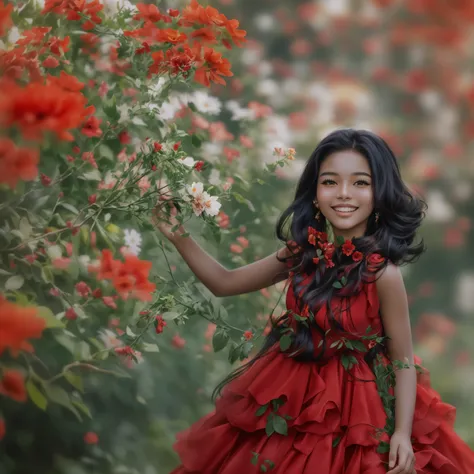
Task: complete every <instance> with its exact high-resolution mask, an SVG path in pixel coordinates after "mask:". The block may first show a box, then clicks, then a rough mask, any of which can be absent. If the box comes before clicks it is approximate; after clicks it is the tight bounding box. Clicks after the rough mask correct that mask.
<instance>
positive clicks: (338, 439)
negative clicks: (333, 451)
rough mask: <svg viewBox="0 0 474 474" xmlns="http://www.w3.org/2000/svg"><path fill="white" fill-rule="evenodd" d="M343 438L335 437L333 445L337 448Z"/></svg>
mask: <svg viewBox="0 0 474 474" xmlns="http://www.w3.org/2000/svg"><path fill="white" fill-rule="evenodd" d="M341 438H342V436H338V437H337V438H335V439H334V441H333V442H332V447H333V448H335V447H336V446H337V445H338V444H339V442H340V441H341Z"/></svg>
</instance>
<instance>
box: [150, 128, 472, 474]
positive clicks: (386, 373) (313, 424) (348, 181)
mask: <svg viewBox="0 0 474 474" xmlns="http://www.w3.org/2000/svg"><path fill="white" fill-rule="evenodd" d="M424 207H425V205H424V203H423V201H421V200H419V199H417V198H416V197H414V196H413V195H412V194H411V193H410V192H409V190H408V189H407V187H406V186H405V185H404V183H403V182H402V179H401V177H400V172H399V169H398V165H397V160H396V158H395V156H394V155H393V153H392V151H391V150H390V148H389V147H388V145H387V144H386V143H385V142H384V141H383V140H382V139H381V138H380V137H378V136H376V135H375V134H373V133H371V132H368V131H364V130H352V129H348V130H338V131H335V132H333V133H331V134H330V135H329V136H327V137H326V138H324V139H323V140H322V141H321V143H320V144H319V145H318V147H317V148H316V150H315V151H314V152H313V154H312V155H311V157H310V158H309V160H308V162H307V164H306V167H305V170H304V172H303V175H302V176H301V178H300V180H299V183H298V186H297V189H296V195H295V199H294V201H293V203H292V204H291V205H290V207H289V208H288V209H287V210H285V211H284V212H283V215H282V217H281V218H280V220H279V222H278V224H277V235H278V237H279V239H280V240H282V241H283V242H285V246H284V247H283V248H281V249H280V250H279V251H277V252H276V253H274V254H272V255H270V256H268V257H266V258H264V259H262V260H260V261H258V262H255V263H252V264H250V265H245V266H243V267H241V268H238V269H236V270H227V269H226V268H224V267H222V266H221V265H220V264H219V263H218V262H216V261H215V260H214V259H213V258H212V257H210V256H209V255H208V254H206V253H205V252H204V251H203V249H201V248H200V247H199V246H198V244H197V243H196V242H195V241H194V240H193V239H192V238H190V237H180V234H181V233H184V232H185V230H184V229H183V228H182V227H181V228H180V229H179V231H178V232H176V233H175V234H173V233H172V232H171V228H172V227H173V226H174V225H176V224H177V221H176V219H175V216H176V212H177V211H176V208H174V207H173V206H172V211H171V217H170V219H169V224H168V223H165V222H163V221H161V222H159V224H158V227H159V228H160V230H161V231H162V232H163V233H164V235H165V236H166V237H168V238H169V239H170V241H171V242H173V244H174V245H175V246H176V248H177V250H178V252H179V253H180V254H181V255H182V257H183V258H184V259H185V261H186V262H187V264H188V265H189V267H190V268H191V270H192V271H193V272H194V273H195V274H196V276H197V277H198V278H199V279H200V280H201V281H202V282H203V283H204V284H205V285H206V286H207V287H208V288H209V289H210V290H211V291H212V292H213V293H214V294H215V295H216V296H228V295H237V294H242V293H247V292H251V291H256V290H258V289H260V288H265V287H267V286H270V285H272V284H273V283H275V282H277V281H281V280H284V279H288V281H289V286H288V291H287V296H286V304H287V312H286V313H285V314H284V315H283V316H282V317H281V318H279V319H278V320H277V321H275V322H273V323H274V324H273V329H272V331H271V332H270V333H269V335H268V337H267V339H266V341H265V344H264V345H263V347H262V349H261V350H260V352H259V353H258V354H257V355H256V357H254V358H253V359H252V360H251V361H250V362H249V363H247V364H246V365H244V366H242V367H240V368H239V369H238V370H237V371H235V372H234V373H233V374H232V375H231V376H229V377H228V379H227V380H225V381H224V382H223V383H222V384H221V386H220V387H218V389H217V394H218V395H219V398H217V401H216V408H215V410H214V411H213V412H212V413H210V414H208V415H207V416H205V417H204V418H202V419H201V420H199V421H198V422H197V423H196V424H194V425H193V426H192V427H191V428H190V429H189V430H187V431H186V432H184V433H180V434H179V435H178V440H177V442H176V444H175V449H176V451H177V452H178V454H179V455H180V458H181V462H182V465H181V466H180V467H178V468H177V469H175V470H174V471H173V474H198V473H199V474H248V473H254V472H255V473H256V472H273V473H275V474H299V473H305V474H343V473H344V474H369V473H370V474H385V473H387V472H388V473H389V474H415V473H417V474H428V473H430V474H431V473H436V474H473V473H474V452H472V451H471V450H470V449H469V447H468V446H467V445H466V444H465V443H464V442H463V441H462V440H461V439H460V438H459V437H458V436H457V435H456V433H455V432H454V430H453V423H454V418H455V408H454V407H452V406H451V405H448V404H446V403H443V402H442V401H441V399H440V397H439V395H438V394H437V393H436V392H435V391H434V390H433V389H432V388H431V387H430V384H429V378H428V375H427V372H426V370H425V369H423V368H422V367H420V366H419V365H416V364H415V357H414V355H413V349H412V337H411V331H410V319H409V313H408V304H407V294H406V291H405V287H404V284H403V280H402V276H401V273H400V269H399V266H400V265H401V264H403V263H407V262H412V261H413V260H414V259H416V257H418V256H419V255H420V254H421V252H422V251H423V242H421V243H414V239H415V233H416V230H417V229H418V227H419V225H420V223H421V221H422V219H423V217H424ZM287 224H289V231H290V234H291V240H290V239H289V238H288V236H287V235H285V232H284V229H285V228H288V225H287ZM221 389H223V390H221Z"/></svg>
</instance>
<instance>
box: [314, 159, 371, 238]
mask: <svg viewBox="0 0 474 474" xmlns="http://www.w3.org/2000/svg"><path fill="white" fill-rule="evenodd" d="M316 202H317V204H318V206H319V210H320V211H321V214H323V215H324V217H325V218H326V219H327V220H328V221H329V222H330V223H331V224H332V226H333V229H334V233H335V235H336V236H337V235H340V236H342V237H344V238H345V239H351V238H352V237H361V236H362V235H364V233H365V229H366V228H367V221H368V219H369V216H370V215H371V214H372V212H373V210H374V196H373V191H372V173H371V171H370V167H369V163H368V162H367V159H366V158H365V157H364V156H363V155H361V154H360V153H358V152H356V151H353V150H344V151H338V152H335V153H332V154H331V155H329V156H327V157H326V159H325V160H324V161H323V163H322V164H321V168H320V170H319V176H318V183H317V189H316Z"/></svg>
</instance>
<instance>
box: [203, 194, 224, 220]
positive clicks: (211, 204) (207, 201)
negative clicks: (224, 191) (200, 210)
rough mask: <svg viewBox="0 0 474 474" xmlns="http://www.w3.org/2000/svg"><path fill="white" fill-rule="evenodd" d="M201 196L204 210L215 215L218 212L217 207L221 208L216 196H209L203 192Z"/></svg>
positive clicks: (210, 214)
mask: <svg viewBox="0 0 474 474" xmlns="http://www.w3.org/2000/svg"><path fill="white" fill-rule="evenodd" d="M202 197H203V202H204V212H205V213H206V214H207V215H209V216H217V214H219V209H220V208H221V203H220V202H218V201H217V196H210V195H209V194H208V193H206V192H204V193H203V194H202Z"/></svg>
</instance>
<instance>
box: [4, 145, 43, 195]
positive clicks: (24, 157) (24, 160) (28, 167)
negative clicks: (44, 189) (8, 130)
mask: <svg viewBox="0 0 474 474" xmlns="http://www.w3.org/2000/svg"><path fill="white" fill-rule="evenodd" d="M38 163H39V153H38V151H36V150H30V149H28V148H17V147H16V145H15V144H14V142H13V141H12V140H10V139H8V138H1V139H0V183H5V184H7V185H8V186H9V187H10V188H11V189H14V188H15V186H16V184H17V182H18V181H19V180H22V181H33V180H34V179H36V177H37V176H38Z"/></svg>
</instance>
